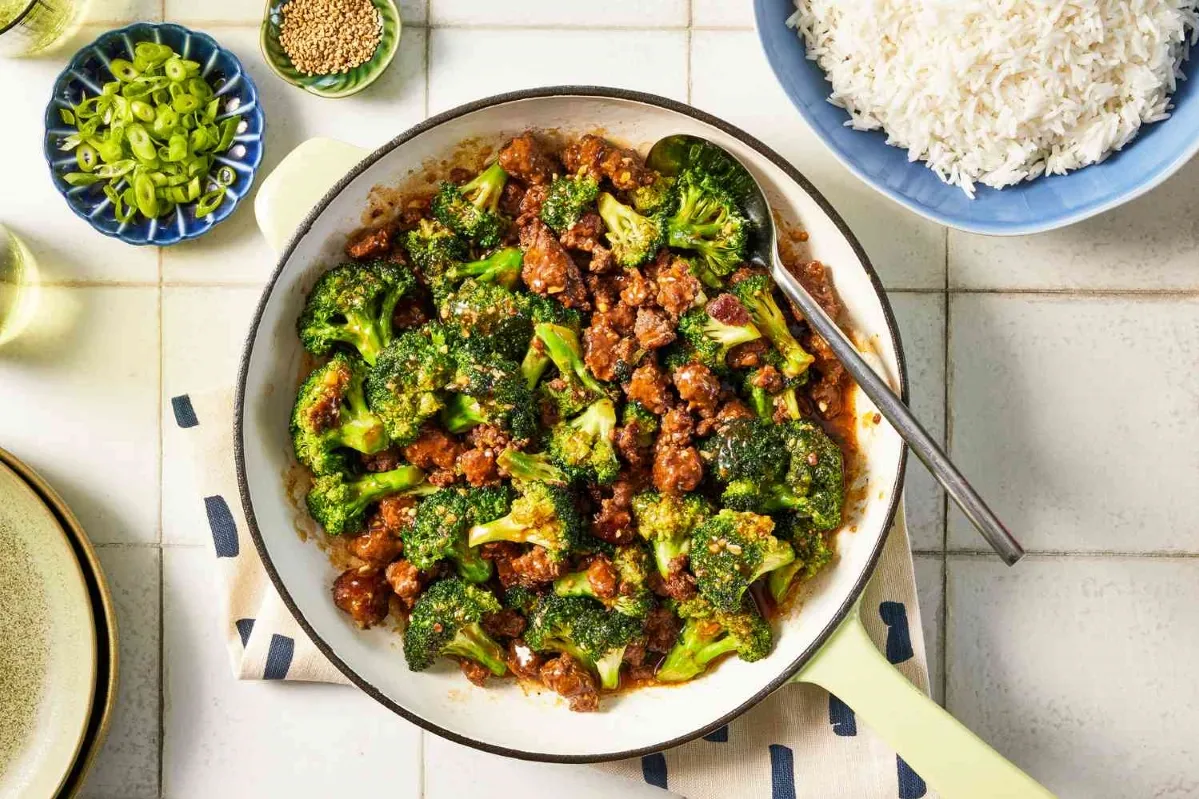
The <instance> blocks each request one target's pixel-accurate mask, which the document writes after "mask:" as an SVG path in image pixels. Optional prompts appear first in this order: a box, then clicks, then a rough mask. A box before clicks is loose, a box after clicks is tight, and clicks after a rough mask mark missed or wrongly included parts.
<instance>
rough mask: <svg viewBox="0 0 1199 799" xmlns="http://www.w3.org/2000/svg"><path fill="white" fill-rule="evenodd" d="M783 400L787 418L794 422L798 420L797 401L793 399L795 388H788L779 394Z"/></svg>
mask: <svg viewBox="0 0 1199 799" xmlns="http://www.w3.org/2000/svg"><path fill="white" fill-rule="evenodd" d="M779 396H780V397H782V399H783V405H784V406H785V407H786V408H787V416H788V417H789V418H790V419H791V420H792V421H796V420H798V419H799V400H798V399H796V397H795V387H794V386H788V387H787V388H785V389H783V392H782V393H781V394H779Z"/></svg>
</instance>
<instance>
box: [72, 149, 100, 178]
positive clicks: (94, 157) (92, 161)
mask: <svg viewBox="0 0 1199 799" xmlns="http://www.w3.org/2000/svg"><path fill="white" fill-rule="evenodd" d="M75 163H77V164H79V168H80V169H82V170H83V171H84V172H91V171H92V170H94V169H95V168H96V166H98V165H99V163H100V154H99V153H98V152H96V148H95V147H93V146H91V145H90V144H84V145H82V146H80V147H77V148H76V149H75Z"/></svg>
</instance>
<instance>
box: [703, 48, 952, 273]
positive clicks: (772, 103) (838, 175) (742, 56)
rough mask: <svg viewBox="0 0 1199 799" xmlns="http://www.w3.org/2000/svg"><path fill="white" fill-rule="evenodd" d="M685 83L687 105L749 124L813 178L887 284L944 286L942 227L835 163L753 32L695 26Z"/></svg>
mask: <svg viewBox="0 0 1199 799" xmlns="http://www.w3.org/2000/svg"><path fill="white" fill-rule="evenodd" d="M691 84H692V88H691V101H692V103H693V104H694V105H696V106H698V107H699V108H702V109H704V110H705V111H711V112H712V113H714V114H717V115H718V116H720V117H722V118H724V119H726V120H728V121H729V122H732V123H733V124H734V125H740V126H741V127H743V128H745V129H746V130H748V131H750V132H751V133H753V134H754V135H755V136H757V137H759V138H760V139H762V140H763V141H764V142H765V143H766V144H768V145H769V146H771V147H773V148H774V149H776V150H778V152H779V153H780V154H781V155H782V156H783V157H784V158H786V159H787V160H789V161H790V162H791V163H793V164H795V166H796V167H797V168H798V169H799V171H800V172H802V173H803V174H804V175H806V176H807V177H808V178H809V179H810V180H811V181H812V183H814V184H815V185H816V188H817V189H819V190H820V192H821V193H822V194H824V195H825V197H826V198H827V199H828V201H829V202H830V203H832V205H833V207H834V208H836V209H837V211H838V212H839V213H840V214H841V215H842V216H843V217H844V218H845V221H846V223H847V224H848V225H849V227H850V229H851V230H853V232H854V233H855V234H856V235H857V237H858V239H859V240H860V241H861V242H862V246H863V247H864V248H865V249H866V252H867V254H868V255H869V256H870V259H871V261H872V262H873V263H874V266H875V268H876V269H877V270H878V273H879V275H880V276H881V277H882V280H883V283H884V284H886V286H887V287H888V288H891V289H909V288H915V289H941V288H944V286H945V230H944V228H942V227H940V226H938V225H935V224H933V223H932V222H928V221H925V220H923V219H920V218H918V217H916V216H915V215H914V214H911V213H908V212H906V211H904V210H903V209H902V208H900V207H899V206H897V205H895V204H894V203H892V202H891V201H890V200H888V199H886V198H884V197H882V196H880V195H878V194H877V193H875V192H874V191H873V190H872V189H870V188H868V187H866V186H865V185H863V184H862V183H861V181H859V180H858V179H857V178H855V177H853V175H851V174H850V173H849V172H848V171H847V170H846V169H845V168H844V167H842V166H841V165H840V164H838V163H837V161H836V160H835V159H834V158H833V156H832V155H831V154H830V153H829V151H828V150H827V149H825V147H824V145H823V144H821V143H820V141H819V140H818V139H817V138H816V136H815V134H813V133H812V132H811V131H810V130H809V129H808V127H807V125H806V123H805V122H804V121H803V119H802V118H801V117H800V116H799V112H798V111H796V110H795V108H794V107H793V106H792V105H791V103H790V101H788V99H787V96H786V95H785V94H784V93H783V90H782V89H781V88H779V86H778V84H777V83H776V81H775V78H774V75H773V74H772V73H771V72H770V68H769V66H768V65H767V64H766V59H765V56H763V55H762V53H761V51H760V49H759V46H758V40H757V35H756V34H755V33H753V32H752V31H696V32H695V33H694V34H693V35H692V39H691Z"/></svg>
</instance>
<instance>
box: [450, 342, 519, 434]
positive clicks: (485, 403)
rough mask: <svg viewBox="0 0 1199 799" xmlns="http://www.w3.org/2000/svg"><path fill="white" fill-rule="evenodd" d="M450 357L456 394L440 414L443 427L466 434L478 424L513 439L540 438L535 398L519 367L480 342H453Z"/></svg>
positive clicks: (452, 382) (452, 386)
mask: <svg viewBox="0 0 1199 799" xmlns="http://www.w3.org/2000/svg"><path fill="white" fill-rule="evenodd" d="M449 346H450V353H451V356H452V357H453V359H454V363H455V373H454V376H453V377H452V378H451V380H450V385H449V387H450V388H451V389H452V390H453V391H457V392H461V393H456V394H452V395H451V396H450V397H449V399H447V400H446V403H445V407H444V408H442V411H441V423H442V425H443V426H444V427H445V428H446V429H447V430H449V431H450V432H451V433H464V432H466V431H467V430H470V429H471V428H472V427H475V426H476V425H479V424H491V425H495V426H496V427H499V428H501V429H503V430H505V431H507V432H508V433H509V434H510V435H511V436H512V438H513V439H516V440H519V441H527V440H529V439H531V438H533V437H534V436H536V435H537V419H536V415H535V411H534V408H533V395H532V393H531V392H530V391H529V389H528V386H526V385H525V381H524V379H523V377H522V376H521V374H520V367H519V366H518V365H517V364H516V363H515V362H514V361H510V360H508V359H506V358H504V357H503V356H501V355H499V354H498V353H495V352H492V351H491V350H489V349H487V344H486V342H484V341H482V340H480V339H477V338H471V339H462V338H453V339H452V340H451V342H450V345H449Z"/></svg>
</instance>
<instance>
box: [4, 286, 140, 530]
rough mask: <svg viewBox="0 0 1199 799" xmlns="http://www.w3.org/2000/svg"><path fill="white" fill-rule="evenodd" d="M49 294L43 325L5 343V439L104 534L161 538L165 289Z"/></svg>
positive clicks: (70, 290)
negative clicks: (161, 303) (161, 314)
mask: <svg viewBox="0 0 1199 799" xmlns="http://www.w3.org/2000/svg"><path fill="white" fill-rule="evenodd" d="M41 296H42V300H41V305H40V306H39V309H38V315H37V318H36V320H35V323H34V326H33V327H31V328H30V329H28V330H26V332H25V333H24V335H22V336H21V337H20V338H18V339H17V340H16V341H14V342H12V343H10V344H9V345H6V346H5V348H4V349H3V350H0V387H2V388H0V397H2V399H0V406H2V407H3V408H4V409H5V411H6V412H5V413H0V442H3V443H2V446H4V447H5V448H6V449H11V450H12V451H13V452H14V453H16V455H17V457H19V458H22V459H23V460H25V462H26V463H28V464H29V465H30V466H32V467H33V468H34V469H36V470H38V471H39V472H41V473H42V474H43V475H44V476H45V478H46V479H47V480H49V481H50V482H51V483H53V485H54V486H55V488H57V489H58V491H59V492H60V493H61V494H62V495H63V497H64V498H65V499H66V500H67V502H68V503H69V504H70V505H71V507H72V508H73V509H74V511H75V513H76V514H78V516H79V518H80V520H81V521H82V522H83V525H84V527H86V528H87V531H88V534H89V535H90V536H91V538H92V540H93V541H95V542H96V543H110V542H125V543H127V542H142V543H148V542H156V541H158V297H157V292H156V290H155V289H149V288H112V287H103V288H98V287H92V288H62V287H54V288H44V289H43V291H42V295H41ZM9 409H12V410H11V411H10V410H9Z"/></svg>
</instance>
